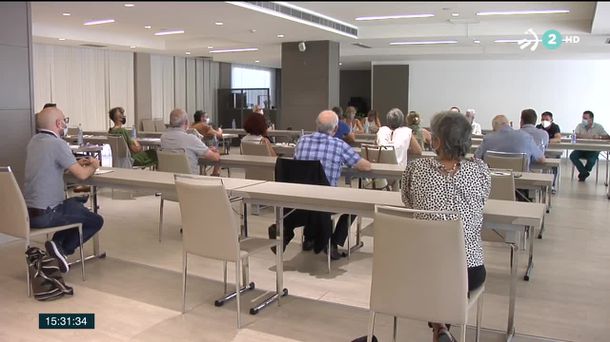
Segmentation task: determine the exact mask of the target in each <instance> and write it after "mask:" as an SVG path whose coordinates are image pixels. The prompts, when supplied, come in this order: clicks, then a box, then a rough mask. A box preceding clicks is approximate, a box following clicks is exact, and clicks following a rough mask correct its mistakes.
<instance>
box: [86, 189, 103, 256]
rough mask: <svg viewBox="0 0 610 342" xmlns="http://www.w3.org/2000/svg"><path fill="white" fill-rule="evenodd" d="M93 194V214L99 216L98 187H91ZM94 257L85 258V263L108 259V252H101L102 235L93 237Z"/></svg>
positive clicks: (97, 234)
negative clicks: (95, 259) (92, 260)
mask: <svg viewBox="0 0 610 342" xmlns="http://www.w3.org/2000/svg"><path fill="white" fill-rule="evenodd" d="M91 192H92V193H93V196H91V203H92V204H93V212H94V213H96V214H97V210H98V209H99V207H98V204H97V187H96V186H91ZM92 240H93V255H90V256H87V257H86V258H85V261H87V260H91V259H94V258H100V259H102V258H105V257H106V252H100V233H99V232H98V233H95V235H93V238H92Z"/></svg>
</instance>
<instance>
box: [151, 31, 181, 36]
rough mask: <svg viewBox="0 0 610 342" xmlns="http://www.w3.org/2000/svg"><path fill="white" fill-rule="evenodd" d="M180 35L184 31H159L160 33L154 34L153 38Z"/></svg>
mask: <svg viewBox="0 0 610 342" xmlns="http://www.w3.org/2000/svg"><path fill="white" fill-rule="evenodd" d="M181 33H184V30H173V31H161V32H155V36H167V35H170V34H181Z"/></svg>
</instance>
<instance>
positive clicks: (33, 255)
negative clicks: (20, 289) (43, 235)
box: [25, 247, 74, 301]
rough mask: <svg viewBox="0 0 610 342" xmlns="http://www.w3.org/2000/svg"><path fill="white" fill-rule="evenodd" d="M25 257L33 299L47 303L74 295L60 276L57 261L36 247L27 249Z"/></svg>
mask: <svg viewBox="0 0 610 342" xmlns="http://www.w3.org/2000/svg"><path fill="white" fill-rule="evenodd" d="M25 255H26V257H25V260H26V262H27V265H28V269H29V271H30V284H31V285H32V293H33V294H34V298H36V299H37V300H40V301H48V300H55V299H59V298H61V297H63V296H64V295H73V294H74V290H73V289H72V288H71V287H70V286H67V285H66V283H65V282H64V279H63V277H62V276H61V272H60V270H59V261H58V260H57V259H55V258H53V257H51V256H49V255H47V253H46V252H45V251H44V250H42V249H40V248H38V247H30V248H28V250H27V251H26V252H25Z"/></svg>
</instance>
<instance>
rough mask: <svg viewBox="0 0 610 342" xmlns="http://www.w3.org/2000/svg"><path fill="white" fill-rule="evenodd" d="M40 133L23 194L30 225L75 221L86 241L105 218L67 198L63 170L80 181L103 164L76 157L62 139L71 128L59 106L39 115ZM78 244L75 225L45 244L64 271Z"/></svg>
mask: <svg viewBox="0 0 610 342" xmlns="http://www.w3.org/2000/svg"><path fill="white" fill-rule="evenodd" d="M36 127H38V133H37V134H36V135H34V136H33V137H32V139H31V140H30V142H29V143H28V146H27V152H26V160H25V186H24V192H23V197H24V198H25V203H26V205H27V207H28V214H29V216H30V226H31V227H32V228H33V229H36V228H48V227H55V226H63V225H67V224H73V223H82V224H83V242H85V241H87V240H88V239H89V238H91V237H92V236H93V235H94V234H95V233H97V231H99V230H100V229H101V228H102V225H103V224H104V219H103V218H102V217H101V216H100V215H98V214H95V213H92V212H91V211H89V209H87V208H85V206H84V205H83V203H82V202H81V201H80V200H79V199H78V198H76V197H74V198H69V199H65V195H64V172H65V171H66V170H68V171H69V172H70V173H71V174H72V175H74V177H76V178H77V179H79V180H85V179H87V178H89V177H90V176H91V175H93V173H95V170H96V169H97V168H98V167H99V166H100V164H99V161H98V160H97V159H95V158H90V157H89V158H86V159H80V160H78V161H77V160H76V158H74V155H72V151H70V148H69V147H68V144H67V143H66V142H65V141H63V139H62V138H61V137H62V136H63V135H64V134H65V133H64V132H65V131H66V130H67V128H68V125H67V119H66V117H65V116H64V113H63V112H62V111H61V110H60V109H59V108H56V107H48V108H45V109H43V110H42V111H41V112H40V113H38V115H36ZM78 246H79V236H78V230H77V229H76V228H73V229H69V230H64V231H60V232H57V233H55V234H54V235H53V239H52V240H50V241H47V242H46V243H45V247H46V249H47V252H48V253H49V254H50V255H51V256H53V257H55V258H57V259H58V260H59V268H60V270H61V271H62V272H67V271H68V269H69V266H68V261H67V258H66V255H70V254H72V253H74V251H75V249H76V248H77V247H78Z"/></svg>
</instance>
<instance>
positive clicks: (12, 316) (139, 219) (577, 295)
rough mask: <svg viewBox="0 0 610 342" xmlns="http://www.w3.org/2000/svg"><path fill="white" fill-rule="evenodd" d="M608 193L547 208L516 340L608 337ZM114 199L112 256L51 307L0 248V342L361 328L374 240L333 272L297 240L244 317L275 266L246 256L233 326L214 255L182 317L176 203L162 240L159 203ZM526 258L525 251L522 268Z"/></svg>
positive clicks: (260, 225)
mask: <svg viewBox="0 0 610 342" xmlns="http://www.w3.org/2000/svg"><path fill="white" fill-rule="evenodd" d="M564 169H567V168H565V167H564ZM567 170H568V171H569V169H567ZM601 170H602V172H603V168H601ZM564 173H565V174H568V176H569V172H564ZM241 174H243V173H241ZM233 176H234V177H235V176H238V177H239V176H240V173H239V172H233ZM592 178H593V177H592ZM605 189H606V188H605V187H604V186H603V184H601V183H600V184H598V185H595V184H594V179H589V181H588V182H587V183H584V184H583V183H578V182H571V181H570V180H569V179H568V178H567V177H564V179H563V184H562V188H561V191H560V193H559V194H558V195H556V196H555V197H554V206H553V209H552V211H551V213H550V214H548V215H547V219H546V228H547V230H546V233H545V236H544V239H542V240H536V241H535V242H536V245H535V251H536V254H535V268H534V273H533V277H532V279H531V281H530V282H524V281H519V284H518V299H517V315H516V328H517V333H518V334H519V336H518V337H517V338H516V339H515V340H516V341H539V340H542V339H538V338H534V337H533V336H539V337H545V338H547V339H548V340H553V341H557V340H570V341H598V340H599V341H605V340H606V336H607V335H608V333H610V267H608V265H610V249H609V248H608V247H607V246H608V245H610V232H609V231H608V229H607V227H608V225H607V222H608V219H609V215H608V208H609V201H608V200H607V199H606V196H605ZM140 195H143V194H140ZM114 197H115V198H116V199H114V200H113V199H112V193H111V191H110V190H106V191H104V192H103V194H102V196H101V198H100V201H101V210H100V213H101V214H102V215H103V216H104V218H105V226H104V229H103V231H102V234H101V243H102V247H103V249H104V250H105V251H106V252H107V253H108V257H107V258H106V259H102V260H95V261H92V262H90V263H88V264H87V276H88V279H87V281H85V282H82V280H81V279H80V273H79V272H78V270H77V269H74V270H72V271H70V273H68V274H67V276H66V280H67V282H68V283H69V284H71V285H73V286H74V289H75V295H74V296H73V297H69V298H68V297H66V298H63V299H61V300H58V301H54V302H48V303H44V302H37V301H35V300H33V299H30V298H27V297H26V292H25V281H24V276H25V270H24V267H23V266H24V265H23V252H22V244H21V243H20V242H11V243H7V244H4V245H2V246H0V247H1V248H0V260H2V267H1V268H0V298H2V302H1V305H0V326H2V327H3V329H0V341H21V340H22V341H31V340H43V341H55V340H58V341H59V340H62V341H72V340H74V341H77V340H78V341H82V340H87V341H123V340H136V341H240V342H241V341H280V342H284V341H349V340H351V339H353V338H355V337H357V336H360V335H363V334H365V333H366V327H367V323H368V312H367V310H366V308H367V306H368V297H369V286H370V273H371V272H370V270H371V255H372V254H371V252H372V250H371V238H370V237H367V236H365V237H364V242H365V246H364V248H363V249H361V250H360V251H359V252H356V253H354V254H353V255H352V257H351V260H349V262H348V261H347V260H346V259H343V260H341V261H338V262H335V263H333V269H332V273H331V274H330V275H329V274H328V273H327V271H326V263H325V256H324V255H323V254H320V255H314V254H313V253H311V252H300V245H298V243H296V242H293V243H292V244H291V245H290V246H289V248H288V250H287V254H286V257H285V260H286V261H285V266H284V269H285V273H284V285H285V287H287V288H288V289H289V291H290V295H289V296H288V297H286V298H285V300H284V301H283V302H282V303H283V304H282V305H281V306H280V307H277V306H273V307H271V308H268V309H266V310H264V311H262V312H260V313H259V314H258V315H256V316H251V315H248V314H247V310H248V307H249V306H250V304H251V302H253V301H255V300H257V299H259V298H260V296H261V295H262V294H263V293H264V292H266V291H270V290H272V289H274V288H275V278H274V274H275V273H274V272H275V268H274V258H273V254H271V252H264V253H260V254H258V255H255V256H254V257H252V258H251V266H250V268H251V269H250V271H251V280H252V281H255V282H256V287H257V289H256V290H255V291H254V292H253V293H248V294H246V295H245V296H244V297H242V298H243V299H244V300H243V302H242V303H243V304H242V313H243V315H242V320H243V325H244V327H243V328H242V329H241V330H237V329H236V328H235V303H233V302H230V303H228V304H226V305H225V306H224V307H221V308H217V307H214V305H213V300H214V299H215V298H216V297H219V296H220V295H221V293H222V284H221V279H222V267H221V263H220V262H214V261H207V260H203V259H199V258H195V257H192V258H191V259H190V261H191V262H190V264H189V271H190V274H191V276H190V277H189V282H188V297H187V310H188V312H187V313H186V314H185V315H181V314H180V305H181V276H180V265H181V244H180V239H181V236H180V234H179V232H178V229H179V218H178V207H177V204H175V203H167V204H166V211H165V213H166V221H165V227H164V233H163V242H162V243H159V242H158V241H157V222H158V206H159V200H158V198H156V197H154V196H137V197H136V198H135V199H118V198H124V197H125V196H119V194H118V193H115V196H114ZM272 218H273V214H272V212H271V211H270V210H269V209H267V210H263V211H262V215H260V216H251V217H250V232H251V234H252V235H256V236H266V227H267V226H268V225H269V223H270V222H271V220H272ZM202 220H205V217H202ZM366 222H367V221H365V223H366ZM295 241H300V240H299V239H298V238H297V239H295ZM88 248H90V246H89V247H88ZM485 249H486V265H487V270H488V279H487V286H486V287H487V294H486V296H485V304H484V314H483V316H484V318H483V327H484V328H485V331H484V334H483V341H501V340H502V334H501V331H503V330H504V329H505V327H506V318H507V305H508V250H507V248H506V247H505V246H498V245H486V247H485ZM525 259H526V258H525V255H522V258H521V265H520V268H521V271H524V267H525ZM231 274H232V272H231V270H229V275H231ZM40 312H93V313H95V314H96V329H95V330H92V331H91V330H71V331H69V330H68V331H50V330H38V317H37V314H38V313H40ZM472 314H473V313H471V315H472ZM377 335H378V336H379V337H381V340H383V341H387V340H390V336H391V319H390V318H388V317H381V318H380V319H378V325H377ZM430 335H431V334H430V332H429V329H428V328H427V326H426V325H425V323H421V322H411V321H406V320H401V321H399V334H398V337H399V340H400V341H429V340H430ZM469 335H470V334H469ZM471 337H472V336H471Z"/></svg>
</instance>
